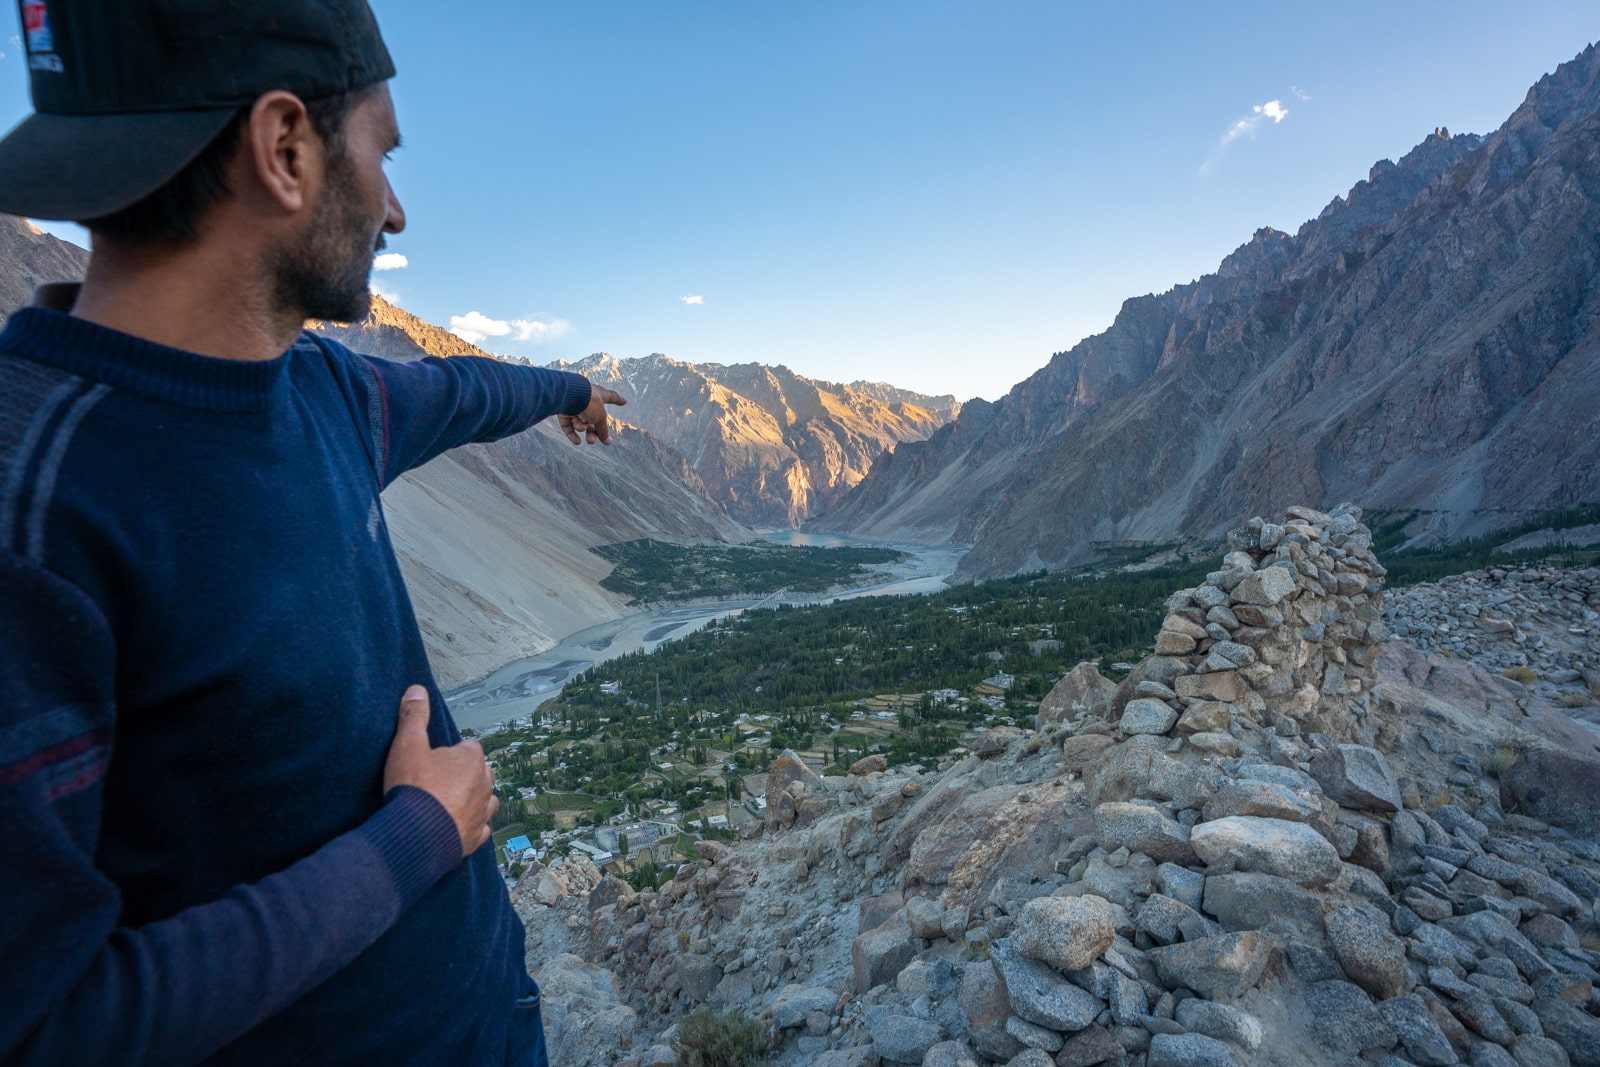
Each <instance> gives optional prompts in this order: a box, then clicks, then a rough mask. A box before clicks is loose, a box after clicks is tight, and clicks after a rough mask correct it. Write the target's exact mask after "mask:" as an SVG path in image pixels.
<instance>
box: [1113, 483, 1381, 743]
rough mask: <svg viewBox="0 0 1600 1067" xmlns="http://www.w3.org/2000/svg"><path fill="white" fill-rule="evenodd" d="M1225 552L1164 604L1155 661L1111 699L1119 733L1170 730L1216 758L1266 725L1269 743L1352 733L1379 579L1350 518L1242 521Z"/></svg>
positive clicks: (1374, 646) (1343, 508)
mask: <svg viewBox="0 0 1600 1067" xmlns="http://www.w3.org/2000/svg"><path fill="white" fill-rule="evenodd" d="M1228 548H1229V551H1228V554H1227V555H1226V556H1225V557H1224V558H1223V561H1222V562H1223V565H1222V568H1221V569H1220V570H1217V571H1213V572H1212V573H1211V574H1208V575H1207V576H1206V581H1205V583H1204V584H1202V585H1201V586H1199V587H1198V588H1195V589H1181V590H1179V591H1178V592H1176V593H1174V594H1173V595H1172V596H1171V597H1170V598H1169V599H1168V600H1167V605H1166V607H1167V616H1166V619H1165V620H1164V621H1163V622H1162V625H1161V632H1160V633H1159V634H1158V635H1157V636H1156V648H1155V655H1153V656H1151V657H1150V658H1148V659H1146V660H1145V661H1144V662H1142V663H1141V664H1139V666H1138V667H1137V668H1136V669H1135V671H1134V673H1133V674H1132V675H1131V676H1130V678H1129V679H1128V681H1127V682H1125V683H1124V684H1123V686H1122V687H1121V689H1120V690H1119V692H1118V695H1117V700H1116V702H1115V710H1116V711H1117V712H1118V713H1120V725H1121V727H1122V730H1123V732H1124V733H1128V734H1135V733H1155V734H1166V733H1169V732H1172V731H1176V732H1177V733H1178V734H1181V735H1185V736H1187V737H1188V738H1189V741H1190V743H1191V744H1194V745H1196V746H1197V747H1201V748H1209V749H1211V750H1213V751H1216V752H1218V753H1221V754H1235V753H1236V752H1237V747H1238V746H1237V738H1238V736H1239V735H1240V733H1241V732H1243V731H1246V730H1252V729H1259V728H1261V727H1267V726H1270V727H1271V728H1272V729H1273V731H1274V732H1275V733H1276V734H1277V735H1278V736H1280V737H1295V736H1300V735H1301V734H1308V733H1320V734H1325V735H1328V736H1329V737H1332V738H1335V739H1339V740H1345V739H1348V738H1350V737H1351V736H1354V735H1356V734H1359V732H1360V721H1361V720H1362V719H1364V718H1365V717H1366V716H1367V714H1368V712H1369V711H1370V709H1371V695H1372V691H1373V689H1374V688H1375V686H1376V684H1377V679H1376V674H1375V672H1374V670H1373V663H1374V661H1375V660H1376V659H1377V654H1378V645H1379V644H1380V643H1381V642H1382V641H1383V640H1385V639H1386V638H1387V637H1388V629H1387V627H1386V626H1385V624H1384V621H1383V579H1384V576H1385V573H1386V572H1385V570H1384V568H1383V565H1382V564H1381V563H1379V562H1378V560H1377V557H1376V556H1375V555H1374V554H1373V551H1372V533H1371V531H1369V530H1368V529H1367V528H1366V527H1365V526H1363V525H1362V524H1361V509H1360V508H1358V507H1356V506H1355V505H1354V504H1341V505H1340V506H1339V507H1337V508H1334V509H1333V511H1331V512H1327V513H1324V512H1321V511H1317V510H1315V509H1312V508H1305V507H1293V508H1289V509H1288V510H1287V512H1286V517H1285V519H1284V520H1283V521H1282V522H1267V521H1266V520H1264V519H1261V518H1255V519H1251V520H1250V522H1249V523H1248V524H1246V525H1245V526H1243V527H1241V528H1239V529H1237V530H1233V531H1231V532H1230V533H1229V534H1228ZM1368 740H1370V738H1368Z"/></svg>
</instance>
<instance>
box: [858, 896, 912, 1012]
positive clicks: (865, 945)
mask: <svg viewBox="0 0 1600 1067" xmlns="http://www.w3.org/2000/svg"><path fill="white" fill-rule="evenodd" d="M916 954H917V943H916V941H915V939H914V938H913V936H912V934H911V927H910V926H909V925H908V924H907V923H906V920H905V916H904V915H901V914H897V915H896V916H895V917H894V918H893V919H890V920H889V921H888V922H886V923H884V924H883V925H882V926H879V927H876V928H874V929H872V930H868V931H867V932H866V933H864V934H862V935H861V936H859V937H857V938H856V939H855V941H854V942H853V943H852V944H851V945H850V961H851V964H852V965H853V966H854V969H855V982H856V992H857V993H865V992H866V991H867V990H869V989H871V988H872V987H873V986H875V985H882V984H884V983H885V982H892V981H894V977H895V975H897V974H899V973H900V968H902V967H904V966H905V965H906V964H908V963H910V962H911V960H912V959H913V958H914V957H915V956H916Z"/></svg>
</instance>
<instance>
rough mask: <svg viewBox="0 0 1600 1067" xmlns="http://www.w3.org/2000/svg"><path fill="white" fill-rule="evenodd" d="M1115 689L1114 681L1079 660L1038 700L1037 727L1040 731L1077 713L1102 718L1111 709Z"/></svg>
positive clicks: (1089, 664)
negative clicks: (1078, 662)
mask: <svg viewBox="0 0 1600 1067" xmlns="http://www.w3.org/2000/svg"><path fill="white" fill-rule="evenodd" d="M1116 692H1117V683H1116V682H1113V681H1112V680H1111V679H1109V678H1107V677H1105V676H1104V675H1103V674H1101V673H1100V668H1099V667H1097V666H1096V665H1095V664H1093V663H1080V664H1078V665H1077V666H1076V667H1074V668H1072V670H1070V671H1068V672H1067V676H1066V677H1065V678H1063V679H1061V681H1059V682H1057V683H1056V684H1055V686H1054V687H1053V688H1051V690H1050V692H1048V693H1046V694H1045V696H1044V699H1043V700H1041V701H1039V714H1038V726H1039V729H1040V730H1041V731H1043V730H1045V729H1046V728H1048V727H1051V726H1055V725H1058V724H1059V723H1061V722H1064V721H1065V720H1067V719H1074V718H1077V717H1078V715H1079V714H1087V715H1088V716H1089V717H1090V718H1096V719H1103V718H1105V717H1106V715H1107V713H1108V712H1109V711H1110V710H1111V698H1112V697H1113V696H1115V695H1116Z"/></svg>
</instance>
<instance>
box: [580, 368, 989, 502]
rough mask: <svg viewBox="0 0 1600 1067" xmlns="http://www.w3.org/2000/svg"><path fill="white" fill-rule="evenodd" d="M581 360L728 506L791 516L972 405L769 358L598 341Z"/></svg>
mask: <svg viewBox="0 0 1600 1067" xmlns="http://www.w3.org/2000/svg"><path fill="white" fill-rule="evenodd" d="M553 365H554V366H557V367H560V368H563V369H566V370H575V371H577V372H579V373H581V374H585V375H587V376H588V377H589V378H590V379H592V380H593V381H596V382H600V383H601V384H603V385H608V386H611V387H612V388H614V389H616V390H617V391H619V392H621V393H622V394H623V395H624V396H626V397H627V398H628V406H627V407H626V408H625V409H623V411H622V412H621V415H622V417H623V418H625V419H626V420H627V421H629V422H632V423H634V424H636V425H638V426H641V427H643V428H644V429H646V430H648V431H649V432H651V433H652V434H654V435H656V437H658V438H660V439H661V440H662V441H663V442H665V443H666V444H667V445H669V446H670V447H672V448H674V449H676V450H677V451H678V452H680V453H681V454H682V455H683V456H684V457H685V458H687V459H688V461H689V464H690V465H691V466H692V467H693V468H694V470H695V473H696V474H698V475H699V476H700V480H701V481H702V482H703V483H704V484H705V486H706V488H707V489H709V490H710V491H711V493H712V495H713V496H714V497H715V498H716V499H717V500H719V501H721V503H722V505H723V506H724V507H725V508H726V509H727V511H728V514H729V515H730V516H732V517H733V518H735V519H738V520H739V521H740V522H744V523H747V524H749V525H752V526H759V527H770V528H788V527H793V526H798V525H799V524H800V523H801V522H803V521H805V520H806V519H807V518H809V517H811V516H812V515H813V514H817V513H820V512H822V511H826V510H827V509H828V508H830V507H832V506H833V505H835V504H836V503H837V502H838V501H839V500H841V499H843V498H844V496H845V494H847V493H848V492H849V490H850V489H851V488H853V487H854V486H855V485H856V484H857V483H858V482H860V481H861V479H862V478H863V477H865V476H866V473H867V471H868V470H870V469H871V467H872V464H873V463H874V461H876V460H877V458H878V457H879V456H882V455H884V454H885V453H888V452H892V451H894V449H895V447H896V446H897V445H898V444H900V443H901V442H904V441H920V440H922V439H924V438H926V437H927V436H928V435H929V434H931V433H933V432H934V431H935V430H937V429H938V428H939V427H941V426H943V425H944V424H945V423H947V422H949V421H950V420H951V419H952V418H954V417H955V416H956V415H957V414H958V413H959V412H960V410H961V405H960V403H959V402H957V400H956V398H955V397H953V396H923V395H922V394H920V393H913V392H910V391H907V390H904V389H897V388H895V387H894V386H892V385H888V384H886V383H883V382H852V383H851V384H849V385H840V384H837V383H835V382H825V381H820V380H817V379H813V378H806V377H803V376H802V375H799V374H796V373H794V372H793V371H791V370H790V369H789V368H788V367H784V366H781V365H780V366H768V365H765V364H761V363H735V364H731V365H724V364H721V363H699V364H696V363H683V362H679V361H678V360H675V359H669V358H668V357H666V356H664V355H661V354H660V353H656V354H654V355H651V356H648V357H646V358H643V359H617V358H616V357H614V356H611V355H609V354H606V353H598V354H596V355H593V356H590V357H589V358H587V359H585V360H581V361H579V362H577V363H571V364H569V363H564V362H562V363H556V364H553Z"/></svg>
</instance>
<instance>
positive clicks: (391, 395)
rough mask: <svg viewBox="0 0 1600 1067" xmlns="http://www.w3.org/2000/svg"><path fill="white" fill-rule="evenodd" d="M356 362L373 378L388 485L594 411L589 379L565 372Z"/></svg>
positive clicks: (482, 362) (372, 406)
mask: <svg viewBox="0 0 1600 1067" xmlns="http://www.w3.org/2000/svg"><path fill="white" fill-rule="evenodd" d="M356 358H357V359H360V360H363V361H364V362H365V365H366V366H367V367H369V368H370V369H371V372H372V378H371V381H370V385H369V388H372V389H374V390H375V391H376V397H375V400H373V401H369V403H368V405H367V407H368V411H369V413H370V416H371V417H372V418H373V419H374V420H375V425H374V427H373V438H374V440H375V441H376V442H378V447H377V451H378V456H377V465H378V469H379V470H380V471H381V472H382V475H381V478H382V484H383V485H388V484H389V483H390V482H392V481H394V480H395V479H396V478H398V477H399V476H400V475H401V474H403V473H405V472H406V471H408V470H411V469H412V468H413V467H420V466H422V464H424V463H426V462H428V461H429V460H430V459H433V458H434V457H435V456H438V455H440V454H441V453H443V452H446V451H448V450H449V449H452V448H455V447H456V446H457V445H464V444H469V443H471V442H473V441H497V440H499V439H500V438H502V437H508V436H510V435H511V434H514V433H521V432H522V431H523V430H526V429H527V428H528V427H530V426H532V425H533V424H534V423H536V422H539V421H540V420H542V419H545V418H548V417H549V416H551V415H576V414H578V413H580V412H581V411H583V409H584V408H586V407H588V406H589V394H590V385H589V379H587V378H585V377H584V376H583V375H581V374H573V373H570V372H568V371H556V370H549V369H547V368H544V367H520V366H516V365H514V364H510V363H502V362H501V361H500V360H498V359H485V358H483V357H481V356H451V357H449V358H448V359H439V358H435V357H430V358H428V359H423V360H418V361H417V362H414V363H399V362H395V361H392V360H387V359H379V358H377V357H374V356H357V357H356ZM363 376H365V375H363Z"/></svg>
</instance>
